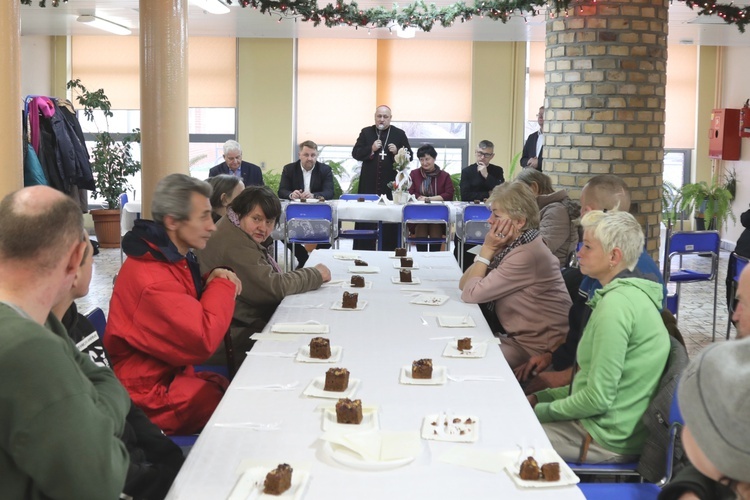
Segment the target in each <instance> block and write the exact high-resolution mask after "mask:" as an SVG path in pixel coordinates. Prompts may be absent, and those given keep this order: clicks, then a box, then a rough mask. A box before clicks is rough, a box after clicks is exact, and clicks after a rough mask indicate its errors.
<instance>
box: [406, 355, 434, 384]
mask: <svg viewBox="0 0 750 500" xmlns="http://www.w3.org/2000/svg"><path fill="white" fill-rule="evenodd" d="M411 378H419V379H430V378H432V360H431V359H418V360H416V361H414V362H413V363H412V364H411Z"/></svg>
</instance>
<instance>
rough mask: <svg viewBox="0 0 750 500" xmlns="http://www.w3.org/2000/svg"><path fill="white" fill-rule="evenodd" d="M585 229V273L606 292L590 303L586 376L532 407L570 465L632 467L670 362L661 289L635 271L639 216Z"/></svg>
mask: <svg viewBox="0 0 750 500" xmlns="http://www.w3.org/2000/svg"><path fill="white" fill-rule="evenodd" d="M582 224H583V228H584V233H583V246H582V247H581V249H580V250H579V252H578V259H579V263H580V266H581V272H582V273H583V274H585V275H586V276H589V277H591V278H594V279H596V280H599V282H600V283H601V284H602V288H601V289H600V290H597V291H596V293H595V294H594V296H593V298H592V299H591V300H589V303H588V304H589V306H590V307H591V309H592V313H591V318H590V319H589V321H588V323H586V328H585V329H584V331H583V335H582V336H581V340H580V342H579V344H578V350H577V352H576V358H577V359H576V361H577V364H578V367H579V370H578V372H577V373H576V374H575V375H574V378H573V382H572V384H571V386H572V387H571V386H564V387H557V388H554V389H546V390H544V391H540V392H537V393H534V394H532V395H530V396H529V397H528V398H529V403H531V405H532V407H534V412H535V413H536V416H537V418H539V421H540V422H541V423H542V427H543V428H544V431H545V432H546V433H547V437H549V439H550V442H551V443H552V446H553V447H554V448H555V450H556V451H557V452H558V453H559V454H560V456H561V457H562V458H563V460H566V461H572V460H576V461H579V462H585V463H608V462H612V463H617V462H630V461H632V460H634V459H635V458H636V457H637V456H638V455H640V453H641V451H642V449H643V445H644V443H645V441H646V438H647V437H648V429H647V428H646V426H645V424H644V423H643V421H642V420H641V417H642V416H643V413H644V412H645V411H646V408H647V407H648V405H649V403H650V402H651V399H652V398H653V396H654V394H655V393H656V390H657V389H658V386H659V381H660V380H661V376H662V373H663V372H664V367H665V366H666V363H667V358H668V357H669V350H670V342H669V334H668V333H667V330H666V327H665V326H664V322H663V321H662V319H661V306H662V295H663V292H662V286H661V285H660V284H659V283H657V282H656V281H652V280H650V279H646V278H645V277H644V276H643V275H641V274H640V273H639V272H638V271H636V270H635V266H636V264H637V263H638V257H639V256H640V255H641V252H642V251H643V230H642V229H641V226H640V224H638V221H636V220H635V218H634V217H633V216H632V215H630V214H629V213H628V212H619V211H612V212H603V211H599V210H596V211H592V212H589V213H587V214H586V215H585V216H584V217H583V220H582Z"/></svg>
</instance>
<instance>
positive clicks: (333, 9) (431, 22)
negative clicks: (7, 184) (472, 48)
mask: <svg viewBox="0 0 750 500" xmlns="http://www.w3.org/2000/svg"><path fill="white" fill-rule="evenodd" d="M32 1H33V0H21V4H23V5H31V4H32ZM62 1H63V3H67V2H68V0H62ZM223 1H224V2H225V3H227V4H229V5H231V4H232V3H233V1H234V2H237V3H238V4H239V5H241V6H242V7H252V8H253V9H258V10H260V12H261V13H263V14H266V13H268V14H269V15H278V16H279V22H281V20H282V19H295V20H297V19H299V20H301V21H309V22H312V23H313V25H314V26H318V25H320V24H325V25H326V26H327V27H329V28H332V27H334V26H354V27H356V28H360V27H361V28H390V27H393V26H394V25H398V26H400V27H402V28H410V27H412V28H419V29H421V30H422V31H430V30H431V29H432V27H433V26H435V25H436V24H439V25H441V26H443V27H448V26H452V25H453V23H455V22H456V21H459V22H462V23H463V22H465V21H469V20H470V19H472V18H473V17H476V16H478V17H481V18H484V17H487V18H489V19H492V20H494V21H502V22H503V23H506V22H508V20H509V19H510V18H511V16H513V15H521V16H526V15H529V16H533V15H537V14H539V12H540V11H541V10H542V9H544V8H549V9H550V13H551V14H550V15H557V14H559V13H560V12H562V11H565V10H567V9H568V8H569V7H570V6H571V4H574V5H576V6H577V5H581V4H583V3H588V2H595V1H596V0H475V3H474V5H473V6H469V5H466V4H465V3H463V2H456V3H454V4H451V5H447V6H445V7H437V6H436V5H435V4H433V3H430V4H426V3H425V2H424V1H423V0H417V1H416V2H414V3H412V4H409V5H406V6H404V7H402V8H399V7H398V5H397V4H394V6H393V8H392V9H387V8H385V7H380V6H378V7H372V8H369V9H361V8H360V7H359V5H358V4H357V2H356V1H354V0H352V1H350V2H348V3H345V2H344V1H343V0H336V3H335V4H331V3H329V4H327V5H326V6H325V7H318V6H317V3H316V1H315V0H298V1H295V0H223ZM678 1H681V2H682V1H684V2H685V4H686V5H687V6H688V7H690V8H691V9H693V10H697V11H698V15H701V16H712V15H714V14H715V15H718V16H719V17H721V18H722V19H724V22H726V23H727V24H734V25H736V26H737V29H739V30H740V32H741V33H744V32H745V26H746V25H747V24H748V22H750V6H747V7H738V6H736V5H733V4H732V3H728V4H726V3H718V2H714V1H710V0H678ZM38 3H39V6H40V7H46V6H47V0H39V2H38ZM50 3H51V4H52V6H53V7H57V6H58V5H59V4H60V0H50Z"/></svg>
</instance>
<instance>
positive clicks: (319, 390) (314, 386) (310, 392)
mask: <svg viewBox="0 0 750 500" xmlns="http://www.w3.org/2000/svg"><path fill="white" fill-rule="evenodd" d="M325 385H326V376H325V375H321V376H320V377H315V378H314V379H312V381H311V382H310V385H308V386H307V387H306V388H305V390H304V391H302V394H304V395H305V396H310V397H312V398H326V399H340V398H349V399H351V398H352V396H354V393H355V392H357V388H358V387H359V379H358V378H351V377H350V378H349V387H347V388H346V390H345V391H343V392H333V391H325V390H323V388H324V387H325Z"/></svg>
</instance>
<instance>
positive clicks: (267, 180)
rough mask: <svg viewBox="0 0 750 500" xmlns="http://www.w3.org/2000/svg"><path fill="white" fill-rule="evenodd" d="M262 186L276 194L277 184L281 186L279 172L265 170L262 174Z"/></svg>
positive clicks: (277, 190)
mask: <svg viewBox="0 0 750 500" xmlns="http://www.w3.org/2000/svg"><path fill="white" fill-rule="evenodd" d="M263 184H265V185H266V187H268V188H269V189H270V190H271V191H273V192H274V193H278V192H279V184H281V172H274V171H271V170H266V171H265V172H263Z"/></svg>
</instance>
